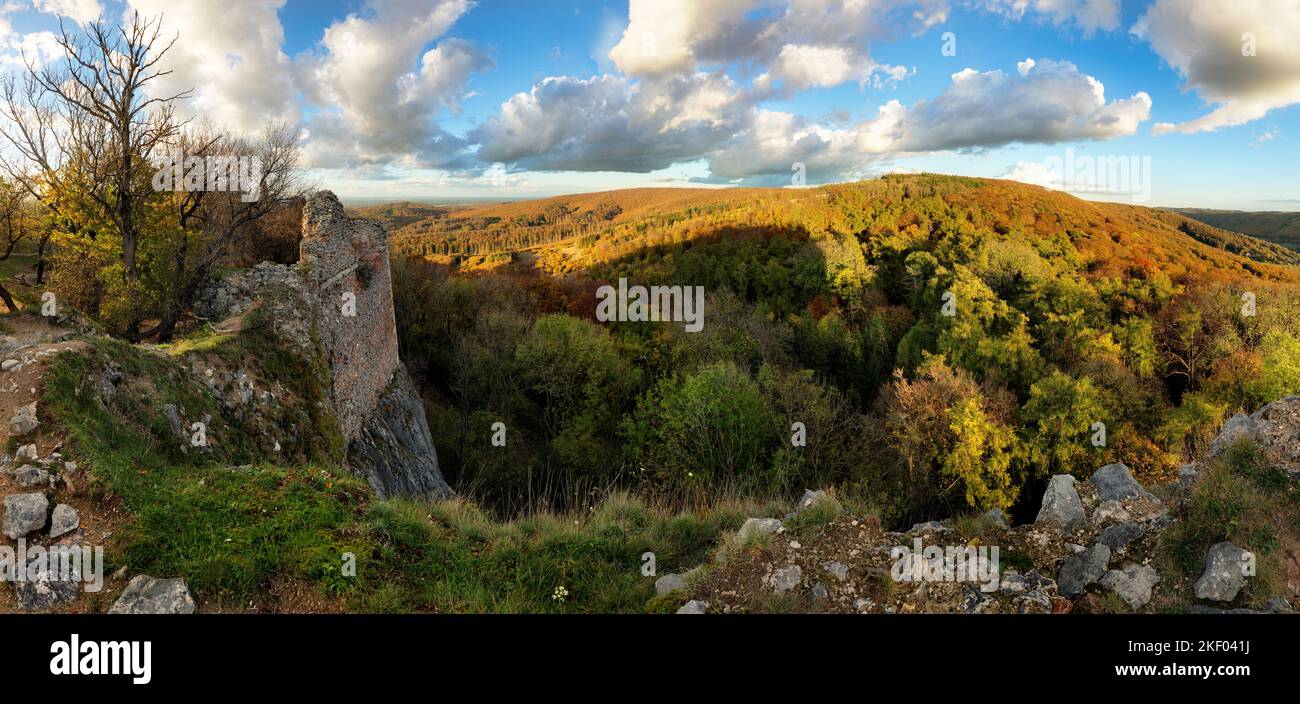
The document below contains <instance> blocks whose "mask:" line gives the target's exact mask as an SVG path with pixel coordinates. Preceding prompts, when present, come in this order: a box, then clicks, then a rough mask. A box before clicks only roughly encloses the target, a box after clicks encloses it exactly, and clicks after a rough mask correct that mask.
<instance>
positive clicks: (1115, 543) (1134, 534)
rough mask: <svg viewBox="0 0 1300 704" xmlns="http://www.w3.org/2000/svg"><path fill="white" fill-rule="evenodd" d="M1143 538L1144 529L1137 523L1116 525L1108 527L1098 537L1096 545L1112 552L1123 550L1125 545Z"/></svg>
mask: <svg viewBox="0 0 1300 704" xmlns="http://www.w3.org/2000/svg"><path fill="white" fill-rule="evenodd" d="M1141 536H1142V528H1141V527H1140V526H1138V525H1137V524H1136V523H1115V524H1112V525H1109V526H1107V527H1106V529H1105V530H1103V531H1102V532H1101V535H1098V536H1097V539H1096V540H1095V541H1094V544H1095V543H1101V544H1102V545H1105V546H1106V547H1108V548H1110V549H1111V551H1112V552H1113V551H1116V550H1121V549H1123V548H1124V546H1125V545H1128V544H1129V543H1131V542H1133V541H1134V540H1137V539H1138V538H1139V537H1141Z"/></svg>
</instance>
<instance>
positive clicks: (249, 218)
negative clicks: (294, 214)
mask: <svg viewBox="0 0 1300 704" xmlns="http://www.w3.org/2000/svg"><path fill="white" fill-rule="evenodd" d="M172 146H173V148H174V153H177V154H184V155H185V156H186V158H187V159H197V160H199V161H204V160H207V159H209V158H212V157H219V158H220V159H221V160H224V161H235V160H239V159H252V160H255V161H256V163H257V165H258V169H257V173H258V182H257V183H256V184H241V185H240V189H236V190H212V189H209V188H197V189H185V188H177V189H175V190H173V191H172V192H171V207H172V209H173V211H174V213H175V216H176V221H177V223H178V224H179V225H180V242H178V243H177V246H176V247H175V261H174V265H175V271H174V272H173V273H174V275H175V276H176V282H177V284H176V291H175V292H174V294H173V296H172V297H171V302H170V304H169V305H168V306H167V308H166V310H164V311H163V314H162V317H161V319H160V321H159V322H158V324H157V325H155V326H154V327H153V328H150V329H149V330H146V331H144V332H142V333H141V336H142V337H152V336H154V335H157V336H158V337H159V338H160V339H167V338H169V337H170V336H171V334H172V331H173V329H174V328H175V326H176V323H177V322H179V320H180V317H181V316H182V315H183V314H184V313H185V311H187V310H188V309H189V308H190V306H191V305H193V302H194V298H195V295H196V294H197V293H198V290H199V288H200V287H201V286H202V284H203V283H204V282H205V281H206V280H207V279H208V277H209V276H210V274H211V271H212V268H213V266H214V265H215V264H217V263H218V262H220V261H222V259H223V258H224V257H226V256H227V255H228V254H230V253H231V251H232V249H233V248H234V247H235V246H236V245H237V244H239V243H241V241H243V240H244V239H246V238H248V237H251V236H256V234H257V232H258V230H257V229H256V228H255V227H254V225H255V223H257V222H258V221H259V220H261V219H263V218H265V217H266V216H267V215H269V214H271V213H273V212H275V211H276V210H277V209H279V208H282V207H284V206H285V204H286V203H289V202H292V201H294V200H296V199H298V198H300V197H301V196H302V195H303V193H304V189H303V188H302V187H301V185H300V184H299V182H298V174H299V165H300V162H301V154H302V152H301V145H300V140H299V134H298V130H297V128H296V127H295V126H294V125H293V124H292V123H289V122H278V123H272V124H270V125H268V126H267V127H266V128H265V130H264V131H263V132H262V134H261V135H259V136H258V137H256V138H253V139H249V138H244V137H236V136H231V135H229V134H225V133H222V132H220V131H218V130H216V129H215V128H213V127H212V126H210V125H207V124H201V125H197V126H195V127H194V128H192V129H189V130H185V131H183V132H181V134H180V135H179V137H178V139H177V140H176V141H175V143H174V144H173V145H172Z"/></svg>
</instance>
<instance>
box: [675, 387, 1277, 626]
mask: <svg viewBox="0 0 1300 704" xmlns="http://www.w3.org/2000/svg"><path fill="white" fill-rule="evenodd" d="M1243 437H1246V438H1250V439H1252V440H1254V441H1255V443H1256V444H1257V445H1258V447H1259V448H1260V450H1261V451H1262V453H1263V455H1264V456H1265V457H1266V458H1267V460H1268V461H1269V462H1270V463H1271V464H1272V465H1274V466H1278V467H1282V468H1283V469H1284V470H1286V471H1287V472H1288V473H1289V477H1290V482H1291V485H1290V491H1296V490H1297V489H1296V488H1297V487H1298V486H1300V463H1298V462H1297V460H1300V397H1290V398H1287V399H1284V400H1281V401H1278V402H1275V403H1273V404H1270V405H1269V406H1267V407H1265V408H1264V409H1262V410H1260V411H1259V412H1258V413H1256V414H1254V415H1251V416H1245V415H1239V416H1236V417H1234V418H1232V419H1230V420H1229V421H1228V422H1227V423H1226V424H1225V425H1224V428H1223V431H1222V433H1221V434H1220V436H1219V438H1218V439H1217V440H1216V442H1215V444H1214V449H1213V450H1212V452H1211V456H1210V457H1209V458H1206V460H1207V461H1212V460H1214V459H1215V458H1216V457H1217V456H1218V455H1219V454H1220V453H1222V452H1224V451H1225V450H1226V448H1227V447H1229V445H1230V444H1231V443H1232V442H1234V441H1236V440H1238V439H1240V438H1243ZM1204 466H1205V465H1204V464H1203V463H1197V464H1191V465H1186V466H1184V467H1183V468H1182V469H1181V471H1180V476H1179V480H1178V481H1177V482H1175V483H1173V484H1171V485H1168V486H1164V487H1154V488H1152V489H1147V488H1144V487H1142V486H1141V485H1140V484H1138V482H1137V481H1136V480H1134V479H1133V476H1132V474H1131V472H1130V471H1129V469H1128V467H1126V466H1124V465H1122V464H1115V465H1108V466H1106V467H1101V468H1099V469H1098V470H1097V471H1096V472H1094V473H1093V474H1092V475H1091V477H1090V478H1089V479H1088V480H1087V481H1082V482H1080V481H1077V480H1076V479H1075V478H1074V477H1071V476H1068V475H1058V476H1055V477H1052V479H1051V481H1050V482H1049V485H1048V487H1047V489H1046V491H1045V492H1044V495H1043V497H1042V501H1041V509H1040V511H1039V513H1038V515H1037V518H1036V520H1035V521H1034V522H1033V523H1030V524H1026V525H1019V526H1014V527H1012V526H1009V525H1008V524H1007V520H1006V518H1005V517H1004V516H1003V515H1002V514H1001V512H998V511H991V512H989V513H986V514H984V515H982V516H975V517H966V518H961V519H957V520H946V521H933V522H929V523H923V524H918V525H915V526H912V528H911V529H910V530H908V531H906V532H890V531H885V530H882V529H881V527H880V525H879V522H878V521H876V520H874V519H871V518H862V517H854V516H849V515H844V514H843V512H842V510H841V508H840V506H839V504H838V502H837V501H836V500H835V498H834V497H833V496H830V495H828V494H826V493H825V492H820V491H819V492H812V491H810V492H807V493H806V494H805V495H804V497H803V500H802V501H801V502H800V504H799V507H798V509H797V510H796V511H795V512H793V513H792V514H790V515H788V516H785V517H784V518H783V519H776V518H751V519H749V520H748V521H747V522H746V523H745V525H744V526H743V527H742V528H741V529H740V530H739V531H738V532H737V533H736V534H735V535H734V536H732V537H731V538H730V539H729V540H728V541H727V543H726V544H724V545H723V546H721V547H720V549H719V550H718V551H717V556H716V558H715V560H714V562H712V563H710V564H706V565H701V566H699V567H697V568H695V569H693V570H690V571H689V572H687V573H685V574H681V575H678V574H672V575H665V576H662V577H660V578H659V579H658V580H657V581H656V585H655V586H656V593H657V594H658V597H657V599H656V601H658V602H659V604H658V606H659V607H660V609H662V608H663V607H664V606H665V605H667V606H673V605H676V604H681V603H682V602H685V604H684V605H682V606H680V608H679V609H678V610H677V612H678V613H736V612H771V611H781V612H787V611H800V612H826V613H971V614H973V613H1019V614H1023V613H1043V614H1045V613H1069V612H1132V611H1192V612H1205V613H1214V612H1222V611H1233V612H1259V611H1266V612H1274V613H1292V610H1293V609H1294V608H1295V606H1296V604H1297V603H1300V554H1296V553H1294V552H1289V553H1288V555H1287V557H1286V560H1285V562H1284V569H1285V570H1287V575H1286V579H1285V580H1284V581H1283V588H1282V593H1279V594H1276V595H1274V596H1273V597H1272V598H1271V599H1269V600H1268V601H1267V603H1266V604H1264V605H1263V607H1262V608H1256V609H1248V608H1244V607H1242V606H1241V605H1240V604H1239V603H1238V597H1239V595H1240V594H1241V593H1242V590H1243V587H1244V586H1245V585H1246V583H1247V582H1248V580H1250V579H1251V576H1250V574H1249V573H1250V572H1251V570H1250V569H1245V568H1244V567H1243V565H1245V564H1246V563H1247V562H1251V564H1252V565H1253V556H1252V555H1250V553H1249V552H1248V551H1245V550H1243V549H1242V548H1241V547H1238V546H1236V545H1234V544H1232V543H1231V542H1229V541H1222V542H1219V543H1217V544H1215V545H1213V546H1212V547H1211V548H1210V549H1209V550H1208V551H1207V552H1206V554H1205V557H1204V568H1203V572H1202V573H1201V575H1200V577H1199V578H1197V579H1195V580H1194V581H1193V582H1192V583H1190V584H1186V583H1183V580H1180V579H1179V578H1177V577H1175V576H1172V575H1170V574H1167V572H1168V571H1169V570H1168V569H1167V568H1165V567H1164V566H1163V565H1162V563H1161V561H1160V559H1159V557H1158V555H1159V552H1160V550H1159V547H1160V544H1161V540H1162V538H1163V537H1164V536H1165V535H1166V532H1167V531H1169V530H1170V529H1171V528H1173V527H1174V526H1175V524H1176V523H1177V522H1178V520H1179V519H1178V517H1177V516H1178V511H1177V510H1175V509H1176V508H1177V507H1178V506H1179V504H1180V502H1182V501H1184V500H1186V499H1187V497H1188V495H1189V492H1191V491H1192V488H1193V487H1194V486H1195V483H1196V482H1197V480H1198V475H1199V474H1200V473H1201V471H1202V470H1203V468H1204ZM995 546H996V548H997V550H998V553H997V557H998V570H997V576H996V578H993V574H994V573H991V572H989V571H987V570H986V571H985V573H984V574H982V575H981V574H980V573H978V571H977V572H975V573H973V574H972V573H969V572H967V573H964V574H963V573H960V572H955V571H954V570H952V569H949V570H947V571H946V572H945V570H944V569H943V568H944V567H945V566H949V567H953V566H957V565H958V563H957V561H956V558H957V557H958V555H957V553H956V551H957V550H958V549H961V550H964V551H965V552H963V553H962V555H964V556H970V555H975V556H978V555H979V554H980V553H979V552H978V550H979V549H980V548H984V549H985V551H986V552H984V553H983V554H984V555H985V556H988V557H991V549H992V548H993V547H995ZM902 548H907V551H906V552H904V551H903V550H902ZM927 548H931V551H930V552H928V553H927V552H926V549H927ZM949 549H951V550H952V551H953V552H954V554H953V558H954V559H952V560H951V561H948V562H947V563H945V558H946V557H947V551H948V550H949ZM918 550H919V551H920V552H919V553H917V551H918ZM934 550H942V551H943V552H942V553H935V552H934ZM913 554H919V559H917V560H915V561H912V558H911V555H913ZM1162 570H1163V571H1164V572H1166V573H1164V574H1162ZM918 576H919V579H918ZM963 577H964V578H963ZM1189 592H1190V594H1191V595H1192V597H1193V599H1192V601H1191V603H1188V601H1187V598H1186V594H1188V593H1189Z"/></svg>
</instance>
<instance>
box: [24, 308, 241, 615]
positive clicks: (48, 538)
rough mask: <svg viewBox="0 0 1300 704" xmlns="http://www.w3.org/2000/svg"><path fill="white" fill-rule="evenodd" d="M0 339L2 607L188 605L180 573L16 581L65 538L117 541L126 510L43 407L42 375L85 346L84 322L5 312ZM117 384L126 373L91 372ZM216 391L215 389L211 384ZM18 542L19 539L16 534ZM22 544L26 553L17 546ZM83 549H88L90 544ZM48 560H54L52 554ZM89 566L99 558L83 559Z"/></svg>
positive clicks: (165, 609) (164, 608)
mask: <svg viewBox="0 0 1300 704" xmlns="http://www.w3.org/2000/svg"><path fill="white" fill-rule="evenodd" d="M4 323H5V331H6V334H5V335H4V336H3V337H2V338H0V418H7V419H9V420H8V422H7V423H4V424H3V425H0V445H3V446H5V447H13V448H15V449H14V450H13V451H12V452H10V453H7V454H5V455H4V456H3V457H0V501H2V508H0V524H2V526H0V532H2V533H3V537H2V538H0V575H3V577H4V581H5V582H7V584H4V585H0V612H16V611H53V612H68V613H75V612H97V611H103V610H105V609H106V608H107V610H109V611H110V612H112V613H189V612H192V611H194V601H193V599H192V598H191V597H190V595H189V590H188V589H187V588H186V587H185V584H184V582H183V580H180V579H155V578H153V577H151V576H149V575H127V573H126V571H125V570H124V569H119V570H116V571H114V572H113V573H106V574H103V575H102V577H103V582H102V588H101V589H100V590H99V591H98V592H91V591H88V590H86V589H85V587H86V584H87V582H88V581H89V580H90V577H91V575H90V574H85V575H84V577H85V581H64V582H60V581H55V580H50V579H40V578H39V577H37V578H32V577H33V573H32V572H30V571H28V573H27V578H24V579H17V575H18V570H17V563H18V561H19V560H18V556H19V555H20V554H23V555H25V556H26V557H27V558H28V563H27V564H28V567H29V570H31V569H34V568H33V567H32V564H33V562H36V563H41V562H42V558H41V557H40V556H41V555H42V554H48V551H49V550H52V549H55V548H57V547H59V546H65V547H72V546H76V547H77V548H78V549H81V548H83V546H88V547H90V548H91V555H93V554H94V553H93V551H94V548H95V547H96V546H99V547H105V548H107V546H109V545H111V544H112V542H113V540H114V537H115V534H116V532H117V530H118V529H119V527H120V526H121V524H122V522H123V521H124V520H125V518H126V517H125V516H124V515H123V514H122V512H121V511H120V510H119V508H118V507H117V506H116V502H115V501H113V499H112V498H111V497H105V496H97V495H96V492H94V491H92V490H91V487H90V484H91V477H90V476H89V475H88V473H87V472H85V471H84V468H81V467H78V463H77V462H75V461H73V460H72V458H71V457H69V456H67V454H66V451H65V447H64V440H65V439H64V437H63V436H62V434H61V433H60V432H59V430H58V429H57V428H55V427H51V426H50V424H49V423H48V422H46V420H45V417H44V413H43V410H42V409H41V407H40V405H39V404H40V398H41V391H42V389H43V388H44V382H43V376H44V373H45V371H46V370H47V369H48V367H49V364H50V362H51V361H52V360H53V358H54V357H55V356H56V355H59V354H63V353H66V352H68V351H70V350H77V349H81V348H82V347H84V345H85V342H84V340H83V339H82V337H83V335H84V333H85V332H86V330H85V329H84V328H83V327H82V326H79V325H78V324H77V323H76V322H75V321H70V320H56V321H50V320H47V319H44V318H40V317H37V316H28V315H16V316H9V317H7V318H5V321H4ZM91 381H96V382H98V383H100V384H101V385H105V388H108V389H111V388H113V385H114V384H117V383H121V382H122V379H120V378H117V379H113V378H105V379H102V380H91ZM214 393H215V392H214ZM20 540H21V543H20V542H19V541H20ZM20 545H21V552H20ZM83 554H85V553H84V551H83ZM45 559H48V558H45ZM80 569H82V570H83V571H85V570H92V569H94V567H93V559H92V560H90V561H86V562H85V563H84V564H81V565H80Z"/></svg>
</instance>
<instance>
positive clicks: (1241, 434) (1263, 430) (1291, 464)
mask: <svg viewBox="0 0 1300 704" xmlns="http://www.w3.org/2000/svg"><path fill="white" fill-rule="evenodd" d="M1242 438H1248V439H1250V440H1253V441H1254V442H1255V444H1256V445H1257V446H1259V449H1260V451H1261V452H1262V453H1263V454H1264V457H1265V459H1266V460H1268V461H1269V463H1270V464H1273V465H1275V466H1278V467H1282V468H1284V469H1286V470H1287V471H1289V472H1291V473H1292V474H1300V396H1287V397H1286V398H1284V399H1281V400H1278V401H1274V402H1273V403H1270V404H1268V405H1267V406H1264V407H1263V408H1261V409H1259V410H1258V411H1256V412H1255V413H1253V414H1251V415H1246V414H1244V413H1238V414H1237V415H1235V416H1233V417H1231V418H1229V419H1228V420H1227V422H1225V423H1224V424H1223V429H1222V430H1221V431H1220V432H1219V435H1218V437H1216V438H1215V439H1214V444H1213V445H1212V446H1211V449H1210V456H1211V457H1215V456H1218V455H1219V454H1221V453H1223V452H1224V451H1225V450H1227V449H1228V447H1230V446H1231V445H1232V444H1233V443H1234V442H1236V441H1237V440H1239V439H1242Z"/></svg>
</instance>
